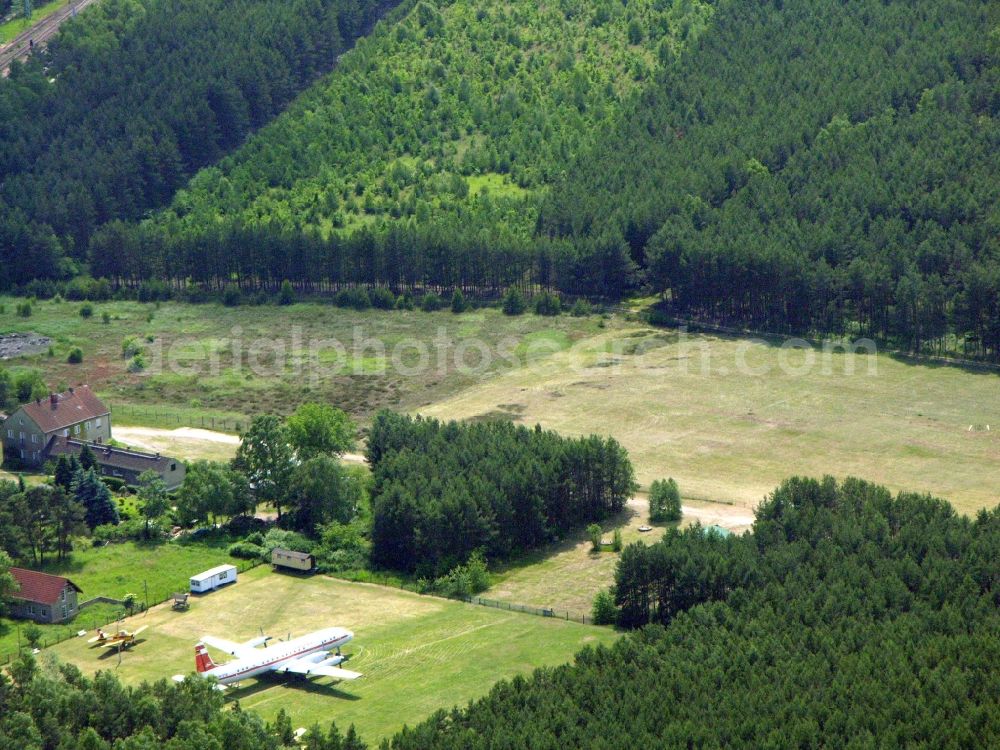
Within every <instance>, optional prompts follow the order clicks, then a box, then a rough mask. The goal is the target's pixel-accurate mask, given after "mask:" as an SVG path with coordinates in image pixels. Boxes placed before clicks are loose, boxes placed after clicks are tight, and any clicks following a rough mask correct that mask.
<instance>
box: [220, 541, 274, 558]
mask: <svg viewBox="0 0 1000 750" xmlns="http://www.w3.org/2000/svg"><path fill="white" fill-rule="evenodd" d="M229 556H230V557H238V558H240V559H241V560H266V559H267V557H268V555H267V552H266V550H264V548H263V547H259V546H258V545H256V544H251V543H250V542H235V543H233V544H230V545H229Z"/></svg>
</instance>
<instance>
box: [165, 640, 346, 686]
mask: <svg viewBox="0 0 1000 750" xmlns="http://www.w3.org/2000/svg"><path fill="white" fill-rule="evenodd" d="M353 637H354V633H352V632H351V631H350V630H345V629H344V628H326V629H325V630H317V631H316V632H314V633H310V634H309V635H304V636H301V637H300V638H294V639H292V640H289V641H281V642H279V643H278V644H277V645H272V646H267V642H268V641H270V640H271V636H269V635H265V636H261V637H260V638H252V639H250V640H249V641H246V642H244V643H234V642H233V641H227V640H226V639H225V638H215V637H214V636H211V635H205V636H202V638H201V642H200V643H198V644H197V645H196V646H195V647H194V663H195V668H196V669H197V671H198V674H200V675H201V676H202V677H215V678H216V679H217V680H218V681H219V685H220V686H223V685H229V684H231V683H234V682H239V681H240V680H244V679H246V678H248V677H256V676H258V675H261V674H264V673H266V672H277V673H279V674H296V675H302V676H304V677H335V678H337V679H338V680H356V679H358V678H359V677H361V675H360V674H359V673H358V672H351V671H350V670H347V669H340V668H338V667H337V665H338V664H341V663H343V662H344V661H345V660H346V658H347V657H345V656H342V655H341V654H340V647H341V646H344V645H346V644H347V643H348V642H349V641H350V640H351V639H352V638H353ZM206 644H207V645H209V646H211V647H212V648H217V649H219V650H220V651H225V652H226V653H227V654H231V655H233V656H235V657H236V658H235V659H234V660H233V661H229V662H226V663H225V664H216V663H215V662H214V661H212V657H211V656H209V655H208V649H206V648H205V645H206ZM260 646H264V648H260ZM334 650H335V651H336V654H335V655H334V656H331V655H330V652H331V651H334ZM174 679H175V680H176V681H178V682H181V681H183V680H184V675H177V676H175V677H174Z"/></svg>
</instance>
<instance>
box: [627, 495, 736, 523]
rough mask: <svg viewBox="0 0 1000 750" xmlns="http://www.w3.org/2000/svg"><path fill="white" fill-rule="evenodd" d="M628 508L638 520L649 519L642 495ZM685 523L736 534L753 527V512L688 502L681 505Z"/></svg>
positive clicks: (629, 504)
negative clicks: (693, 522) (696, 522)
mask: <svg viewBox="0 0 1000 750" xmlns="http://www.w3.org/2000/svg"><path fill="white" fill-rule="evenodd" d="M628 507H629V508H630V509H631V510H632V511H633V512H635V513H636V514H637V515H638V516H639V518H643V519H645V518H649V499H648V498H647V497H646V495H645V494H644V493H639V494H638V495H636V496H635V497H633V498H632V499H631V500H629V501H628ZM681 512H682V513H683V514H684V520H685V521H699V522H700V523H701V525H702V526H721V527H722V528H724V529H729V530H730V531H734V532H737V533H742V532H744V531H747V530H749V529H750V527H751V526H753V520H754V516H753V511H752V510H751V509H749V508H745V507H743V506H740V505H726V504H724V503H711V502H702V501H695V500H689V501H688V503H686V504H684V505H681Z"/></svg>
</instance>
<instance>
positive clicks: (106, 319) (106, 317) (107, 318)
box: [101, 311, 111, 325]
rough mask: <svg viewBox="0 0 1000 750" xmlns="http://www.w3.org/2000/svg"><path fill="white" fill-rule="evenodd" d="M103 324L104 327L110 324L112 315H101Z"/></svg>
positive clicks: (104, 313) (105, 312)
mask: <svg viewBox="0 0 1000 750" xmlns="http://www.w3.org/2000/svg"><path fill="white" fill-rule="evenodd" d="M101 322H102V323H104V325H107V324H108V323H110V322H111V313H109V312H107V311H104V312H102V313H101Z"/></svg>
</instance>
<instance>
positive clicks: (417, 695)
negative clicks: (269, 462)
mask: <svg viewBox="0 0 1000 750" xmlns="http://www.w3.org/2000/svg"><path fill="white" fill-rule="evenodd" d="M125 624H126V626H127V627H130V628H133V629H134V628H137V627H141V626H143V625H145V626H147V628H148V629H147V630H146V631H145V632H144V633H143V634H142V635H141V636H140V637H141V638H142V642H141V643H139V644H138V645H137V646H136V647H135V648H134V649H133V650H132V651H130V652H128V653H126V654H124V656H123V658H122V663H121V665H120V666H117V656H116V655H110V656H108V655H104V654H102V653H100V652H99V650H97V649H92V648H91V647H90V646H89V645H88V644H87V643H86V642H85V641H86V639H84V638H78V639H74V640H72V641H68V642H65V643H62V644H59V645H58V646H55V647H53V648H51V649H48V650H47V651H46V653H52V654H54V655H55V656H57V657H58V658H59V659H62V660H65V661H70V662H73V663H74V664H76V665H78V666H79V667H80V668H81V669H83V670H84V671H85V672H87V673H93V672H95V671H97V670H98V669H115V670H116V671H117V673H118V675H119V676H120V677H121V678H122V679H123V680H125V681H126V682H133V683H134V682H138V681H141V680H156V679H159V678H161V677H166V678H169V677H171V676H172V675H174V674H179V673H189V672H191V671H193V669H194V644H195V643H196V642H197V640H198V638H199V636H201V635H203V634H206V633H208V634H212V635H218V636H221V637H225V638H230V639H233V640H246V639H249V638H252V637H255V636H257V635H258V634H259V630H260V629H263V631H264V632H265V633H267V634H270V635H273V636H275V637H285V636H286V635H287V634H288V633H291V635H292V637H295V636H299V635H303V634H305V633H307V632H309V631H312V630H316V629H319V628H323V627H329V626H332V625H337V626H343V627H346V628H349V629H351V630H352V631H354V634H355V638H354V641H353V642H352V643H351V644H349V645H348V647H347V648H346V649H345V653H349V654H351V659H350V661H349V662H348V664H347V666H348V667H349V668H350V669H352V670H355V671H359V672H362V673H364V677H363V678H362V679H360V680H357V681H354V682H345V683H337V682H334V681H333V680H330V679H327V678H321V679H318V680H315V681H309V682H301V681H288V680H286V679H282V678H277V677H266V678H262V679H260V680H246V681H244V682H243V683H241V684H240V686H239V687H236V688H234V689H232V690H230V691H227V695H228V696H229V700H237V699H238V700H239V702H240V706H242V707H243V708H244V709H250V710H254V711H257V712H258V713H260V714H261V715H262V716H264V717H265V718H267V719H271V718H273V717H274V716H275V714H277V712H278V711H279V710H280V709H282V708H284V709H285V711H287V712H288V713H289V714H290V715H291V717H292V722H293V725H294V726H296V727H299V726H309V725H311V724H313V723H314V722H319V723H320V724H323V725H328V724H329V722H331V721H336V722H337V724H338V726H340V727H342V728H344V729H346V728H347V726H348V725H349V724H352V723H353V724H354V725H355V726H356V727H357V728H358V730H359V732H360V733H361V734H362V736H363V737H364V738H365V739H366V740H367V741H368V742H369V743H371V744H374V743H376V742H377V741H378V740H380V739H381V738H383V737H387V736H389V735H391V734H392V733H394V732H395V731H396V730H398V729H399V728H401V727H402V726H403V725H404V724H410V725H412V724H414V723H416V722H419V721H420V720H421V719H423V718H425V717H427V716H428V715H430V714H431V713H432V712H434V711H435V710H437V709H439V708H451V706H453V705H455V704H458V705H464V704H465V703H466V702H467V701H469V700H470V699H474V698H476V697H478V696H481V695H483V694H485V693H486V692H487V691H488V690H489V689H490V687H491V686H492V685H493V684H494V683H495V682H496V681H498V680H500V679H503V678H506V677H511V676H513V675H515V674H527V673H530V672H531V671H532V670H533V669H535V668H536V667H540V666H546V665H555V664H561V663H564V662H566V661H569V660H570V659H571V658H572V656H573V655H574V654H575V653H576V652H577V651H579V650H580V649H581V648H583V647H584V646H586V645H588V644H591V645H596V644H598V643H605V644H607V643H610V642H612V641H613V640H614V639H615V638H617V637H618V635H617V634H616V633H615V632H614V631H612V630H610V629H607V628H597V627H594V626H586V625H580V624H577V623H573V622H565V621H560V620H555V619H551V618H543V617H535V616H532V615H524V614H517V613H511V612H505V611H500V610H496V609H489V608H485V607H479V606H475V605H471V604H463V603H461V602H454V601H448V600H444V599H437V598H432V597H424V596H419V595H417V594H412V593H409V592H406V591H399V590H396V589H390V588H385V587H381V586H373V585H367V584H354V583H347V582H344V581H337V580H333V579H328V578H323V577H313V578H299V577H295V576H287V575H282V574H278V573H272V572H270V570H269V569H268V568H266V567H262V568H257V569H255V570H253V571H250V572H249V573H246V574H243V575H241V576H240V579H239V581H238V583H236V584H235V585H233V586H230V587H229V588H226V589H223V590H220V591H217V592H213V593H211V594H208V595H205V596H202V597H199V598H197V599H193V603H192V605H191V609H190V610H189V611H188V612H174V611H172V610H171V609H170V608H169V606H166V607H159V608H156V609H153V610H151V611H150V612H149V613H148V614H146V615H145V616H139V617H135V618H132V619H131V620H128V621H126V623H125ZM212 653H213V656H214V658H215V659H216V661H217V662H221V661H224V660H225V658H226V657H225V655H224V654H219V653H217V652H214V651H213V652H212Z"/></svg>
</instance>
